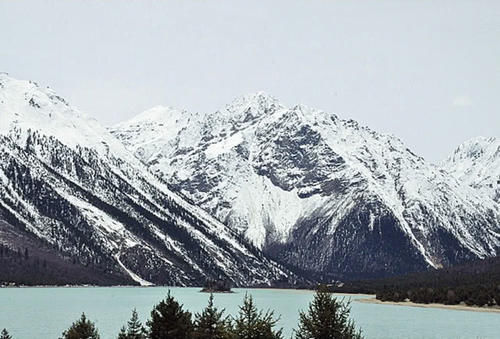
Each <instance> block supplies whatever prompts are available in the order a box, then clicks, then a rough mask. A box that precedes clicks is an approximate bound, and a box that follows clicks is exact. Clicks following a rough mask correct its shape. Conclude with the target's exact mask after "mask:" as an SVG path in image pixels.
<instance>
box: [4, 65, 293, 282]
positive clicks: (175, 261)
mask: <svg viewBox="0 0 500 339" xmlns="http://www.w3.org/2000/svg"><path fill="white" fill-rule="evenodd" d="M166 110H168V112H167V113H169V112H170V114H169V115H168V117H167V118H165V119H164V122H169V123H170V122H171V121H173V124H174V125H175V124H176V121H177V120H175V119H172V117H173V116H174V115H175V116H177V117H178V118H179V119H182V118H184V117H185V116H184V115H183V114H182V112H177V111H175V110H171V109H166ZM162 112H163V109H162V108H156V109H154V110H153V111H151V112H148V113H147V114H144V115H143V116H142V117H141V121H144V120H145V119H146V118H147V117H148V116H149V119H150V120H154V121H155V122H156V121H158V120H160V121H159V127H164V128H167V131H168V129H169V126H165V125H161V124H162V122H161V119H160V118H161V117H162ZM144 126H145V125H141V127H144ZM156 132H158V133H160V132H161V133H160V134H163V131H160V130H157V131H156ZM0 159H2V161H1V162H0V217H2V218H5V219H8V221H9V223H11V224H12V225H13V227H19V228H20V230H21V231H23V232H29V233H31V236H33V237H36V238H39V239H41V240H42V241H43V243H45V244H47V245H48V246H49V250H50V251H53V252H55V254H56V255H57V256H61V257H71V258H73V260H75V261H78V262H82V263H84V264H87V265H96V266H98V267H97V268H98V270H101V271H104V272H107V273H109V274H111V275H119V276H121V277H122V278H123V277H124V276H125V278H123V279H124V280H125V281H127V279H128V281H132V280H135V281H136V282H139V283H141V284H148V283H149V282H152V283H161V284H169V285H198V286H199V285H200V284H201V283H203V282H204V281H205V280H206V279H207V278H210V279H216V278H221V277H222V278H224V279H227V280H231V281H233V282H234V283H235V284H236V285H252V284H271V283H272V281H275V280H283V279H285V280H286V279H288V278H290V277H294V275H293V274H291V273H290V272H289V271H287V270H285V269H283V268H281V267H279V265H278V264H276V263H275V262H273V261H272V260H269V259H268V258H267V257H265V256H264V255H263V254H262V253H261V252H259V251H258V250H256V249H255V248H254V247H252V246H250V245H249V244H248V243H246V242H245V241H243V240H242V239H241V237H240V236H239V235H237V234H236V233H235V232H234V231H233V230H231V229H230V228H228V227H227V226H225V225H224V224H222V223H220V222H219V221H217V220H216V219H214V218H213V217H211V216H210V215H209V214H207V213H206V212H205V211H203V210H202V209H200V208H198V207H196V206H194V205H192V204H191V203H189V202H187V201H185V199H183V198H181V197H180V196H179V195H177V194H176V193H173V192H172V191H171V190H170V189H169V188H168V187H167V185H166V184H165V182H164V181H162V180H161V179H159V178H157V177H156V176H155V175H153V174H152V173H151V172H150V171H149V170H148V169H147V168H146V167H145V166H144V164H143V163H142V162H141V161H140V160H138V159H137V157H135V156H134V155H133V154H132V153H130V151H128V150H127V149H126V148H125V146H124V144H123V143H122V142H120V141H119V140H117V139H116V138H115V137H114V136H112V135H111V134H110V133H109V132H108V131H107V129H106V128H104V127H103V126H101V125H100V124H99V123H98V122H97V121H96V120H94V119H92V118H89V117H88V116H87V115H85V114H84V113H82V112H80V111H79V110H78V109H76V108H74V107H72V106H71V105H70V104H68V103H67V102H66V101H65V100H64V99H63V98H61V97H60V96H58V95H57V94H56V93H55V92H54V91H53V90H51V89H47V88H43V87H41V86H39V85H37V84H36V83H34V82H31V81H22V80H16V79H13V78H11V77H9V76H8V75H5V74H2V75H1V76H0ZM289 274H290V275H289Z"/></svg>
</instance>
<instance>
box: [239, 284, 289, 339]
mask: <svg viewBox="0 0 500 339" xmlns="http://www.w3.org/2000/svg"><path fill="white" fill-rule="evenodd" d="M277 322H278V319H275V318H274V313H273V312H272V311H267V312H266V313H263V312H262V311H258V310H257V307H256V306H255V304H254V302H253V299H252V297H251V296H248V294H245V298H244V299H243V305H242V306H240V311H239V314H238V317H237V318H236V319H235V327H234V334H235V337H236V338H237V339H281V338H283V336H282V329H280V330H278V331H274V330H273V327H275V326H276V323H277Z"/></svg>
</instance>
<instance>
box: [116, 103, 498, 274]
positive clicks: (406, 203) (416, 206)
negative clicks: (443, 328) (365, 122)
mask: <svg viewBox="0 0 500 339" xmlns="http://www.w3.org/2000/svg"><path fill="white" fill-rule="evenodd" d="M137 125H138V126H140V125H141V124H140V123H139V124H137ZM112 131H113V133H114V134H115V135H116V136H118V137H119V138H120V139H123V140H124V141H125V142H126V143H127V147H128V148H129V149H130V150H131V151H133V152H134V153H135V154H139V155H140V154H155V156H153V157H140V158H141V160H142V161H143V162H144V163H145V164H147V165H148V166H149V167H150V168H151V170H152V171H154V172H156V173H158V174H159V175H162V176H163V178H164V179H165V180H167V181H168V182H169V183H170V184H171V187H172V188H174V189H175V190H177V191H179V192H181V193H182V194H184V195H186V196H187V197H189V198H190V199H191V200H193V201H194V202H195V203H197V204H199V205H200V206H202V207H203V208H204V209H205V210H207V211H208V212H209V213H211V214H213V215H215V216H217V217H218V218H219V220H221V221H223V222H225V223H227V224H229V225H231V226H232V227H233V228H234V229H236V230H238V231H240V232H243V233H244V234H245V235H246V236H247V238H249V239H250V240H252V241H253V242H254V244H256V245H257V246H259V247H261V248H264V249H265V250H266V251H268V253H272V254H274V255H276V256H277V257H279V258H280V259H282V260H285V261H287V262H288V263H290V264H292V265H296V266H299V267H301V268H302V269H314V270H318V271H329V272H341V273H346V271H349V270H351V271H353V272H354V271H356V272H357V273H360V272H364V273H370V272H371V273H373V272H375V271H377V272H389V271H390V272H395V271H404V270H406V271H408V270H412V269H420V268H422V267H425V266H426V265H428V266H433V267H439V266H441V265H447V264H449V263H453V262H459V261H461V260H465V259H466V258H469V257H484V256H488V255H495V254H496V253H497V250H498V249H499V246H500V229H499V226H498V225H499V220H500V219H499V216H500V213H499V211H498V205H497V204H496V203H494V202H493V201H492V200H488V199H487V200H484V199H483V197H481V196H479V195H478V194H477V193H476V192H475V191H474V190H473V189H471V188H470V187H467V186H465V185H461V184H460V183H459V182H458V181H457V180H456V179H455V178H453V177H451V176H450V175H449V174H448V173H446V172H445V171H443V170H441V169H440V168H439V167H437V166H435V165H432V164H430V163H428V162H426V161H425V160H424V159H423V158H422V157H420V156H418V155H415V154H414V153H413V152H412V151H411V150H409V149H408V148H407V147H406V145H404V143H403V142H402V141H401V140H399V139H398V138H396V137H394V136H391V135H386V134H382V133H378V132H376V131H373V130H371V129H370V128H368V127H366V126H361V125H360V124H358V123H357V122H356V121H353V120H344V119H341V118H339V117H338V116H336V115H335V114H331V113H328V112H324V111H321V110H316V109H313V108H309V107H307V106H304V105H295V106H292V107H286V106H285V105H282V104H281V103H279V101H277V100H276V99H274V98H272V97H271V96H268V95H265V94H262V93H257V94H252V95H249V96H244V97H242V98H240V99H236V100H235V101H233V103H232V104H230V105H228V106H227V107H226V108H224V109H222V110H220V111H217V112H214V113H209V114H205V115H200V116H199V119H193V120H191V121H190V122H189V123H187V124H186V125H184V126H182V127H181V126H178V128H177V130H176V136H175V137H174V138H169V140H168V142H156V141H155V142H150V143H148V145H144V144H143V143H141V140H142V138H143V137H142V133H143V131H142V129H141V128H140V127H139V128H138V129H137V130H135V131H133V132H131V131H130V128H129V126H127V125H126V124H125V125H123V124H122V125H120V126H119V127H116V128H114V129H113V130H112ZM124 133H126V135H125V137H124ZM158 133H159V134H161V133H164V132H162V129H161V128H160V129H159V132H158ZM171 133H172V131H170V132H169V135H171ZM150 140H159V139H158V138H156V137H155V136H152V137H151V139H150Z"/></svg>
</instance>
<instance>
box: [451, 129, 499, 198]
mask: <svg viewBox="0 0 500 339" xmlns="http://www.w3.org/2000/svg"><path fill="white" fill-rule="evenodd" d="M443 168H444V169H445V170H447V171H449V172H450V173H451V174H453V175H454V176H455V177H456V178H457V179H458V180H460V181H461V182H464V183H466V184H467V185H469V186H471V187H472V188H474V189H476V190H478V191H479V192H480V193H482V194H485V195H488V196H489V197H490V198H492V199H494V200H495V201H496V202H500V139H499V138H494V137H491V138H483V137H480V138H475V139H471V140H468V141H466V142H464V143H463V144H462V145H460V146H459V147H457V149H456V150H455V151H454V152H453V154H452V155H451V156H450V157H448V159H446V161H445V162H444V164H443Z"/></svg>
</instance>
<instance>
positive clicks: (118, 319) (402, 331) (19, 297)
mask: <svg viewBox="0 0 500 339" xmlns="http://www.w3.org/2000/svg"><path fill="white" fill-rule="evenodd" d="M170 290H171V292H172V294H173V295H174V296H175V297H176V298H177V299H178V300H179V301H180V302H181V303H183V304H184V306H185V308H187V309H189V310H190V311H192V312H199V311H201V309H202V308H203V307H204V306H205V305H206V303H207V299H208V295H207V294H205V293H199V289H198V288H175V287H174V288H170ZM167 291H168V288H165V287H149V288H140V287H108V288H106V287H103V288H92V287H89V288H85V287H82V288H80V287H79V288H3V289H0V329H1V328H3V327H6V328H7V329H8V330H9V332H10V333H11V334H12V335H13V337H14V339H34V338H37V339H45V338H47V339H48V338H54V339H56V338H58V337H59V336H60V335H61V333H62V331H63V330H64V329H66V328H67V327H69V326H70V325H71V323H72V322H73V321H74V320H76V319H77V318H79V316H80V314H81V312H82V311H83V312H85V313H86V315H87V316H88V317H89V318H90V319H91V320H93V321H95V323H96V324H97V327H98V328H99V332H100V333H101V338H102V339H108V338H110V339H111V338H116V336H117V334H118V332H119V329H120V327H121V326H122V325H123V324H125V323H126V321H127V320H128V319H129V318H130V314H131V309H132V308H134V307H135V308H137V311H138V312H139V316H140V317H141V319H142V320H143V321H145V320H146V319H147V318H148V317H149V313H150V311H151V309H152V307H153V305H154V304H156V303H158V302H159V301H160V300H161V299H162V298H163V297H164V296H165V295H166V293H167ZM234 291H235V292H236V293H232V294H216V295H215V303H216V305H217V306H219V307H224V308H225V309H226V310H227V312H228V313H230V314H236V313H237V310H238V305H240V304H241V301H242V299H243V297H244V295H245V293H246V292H248V293H250V294H251V295H252V296H253V297H254V300H255V302H256V304H257V306H258V307H259V308H264V309H268V308H270V309H273V310H274V311H275V313H276V314H277V315H280V316H281V320H280V323H279V325H280V327H283V328H284V333H285V338H289V337H290V335H291V333H292V330H293V329H294V328H296V327H297V319H298V311H299V310H303V309H305V308H306V307H307V305H308V303H309V302H310V301H311V299H312V296H313V293H312V292H310V291H295V290H263V289H248V290H247V289H235V290H234ZM362 297H366V296H356V297H353V298H352V299H353V302H352V312H351V316H352V318H353V319H354V320H355V321H356V324H357V325H358V326H360V327H362V329H363V332H364V334H365V337H366V338H374V339H376V338H380V339H392V338H394V339H404V338H411V339H414V338H415V339H416V338H419V339H420V338H422V339H423V338H425V339H431V338H432V339H446V338H450V339H459V338H464V339H470V338H491V339H498V338H500V314H499V313H482V312H468V311H454V310H443V309H431V308H417V307H405V306H392V305H376V304H366V303H359V302H356V301H355V300H354V299H357V298H362Z"/></svg>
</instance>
